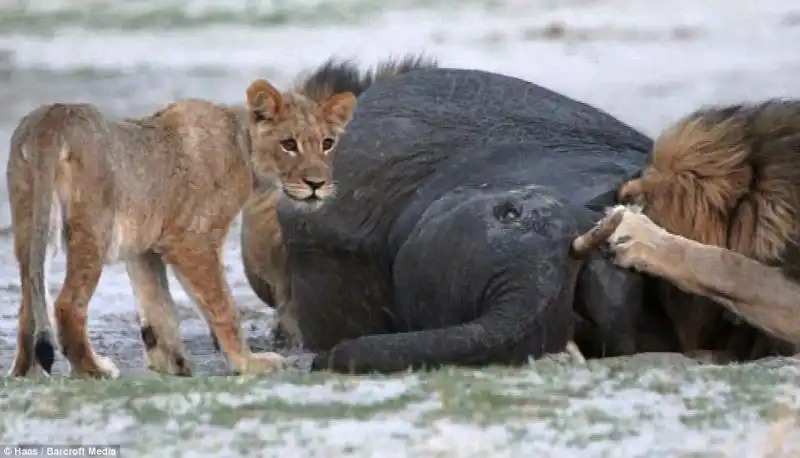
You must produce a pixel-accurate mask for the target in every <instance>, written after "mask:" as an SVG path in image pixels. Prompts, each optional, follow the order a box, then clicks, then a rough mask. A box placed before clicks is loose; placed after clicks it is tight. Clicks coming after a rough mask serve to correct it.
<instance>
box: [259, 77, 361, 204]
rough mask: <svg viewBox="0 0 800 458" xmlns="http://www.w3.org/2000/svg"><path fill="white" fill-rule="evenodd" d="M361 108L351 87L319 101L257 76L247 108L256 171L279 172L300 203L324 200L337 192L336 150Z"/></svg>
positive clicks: (283, 186) (282, 183)
mask: <svg viewBox="0 0 800 458" xmlns="http://www.w3.org/2000/svg"><path fill="white" fill-rule="evenodd" d="M355 107H356V97H355V96H354V95H353V94H352V93H349V92H346V93H342V94H336V95H333V96H332V97H330V98H329V99H327V100H325V101H324V102H322V103H317V102H314V101H313V100H310V99H309V98H307V97H305V96H303V95H301V94H296V93H286V94H281V93H280V92H279V91H278V90H277V89H275V88H274V87H273V86H272V85H270V84H269V83H267V82H266V81H264V80H256V81H254V82H253V83H252V84H251V85H250V87H249V88H248V89H247V108H248V111H249V124H250V136H251V139H252V165H253V168H254V169H255V172H256V173H257V174H258V175H269V176H273V177H276V178H277V181H278V182H279V184H280V187H281V189H283V192H284V193H285V194H286V195H287V196H288V197H289V198H291V199H292V200H294V201H295V202H298V203H305V204H311V205H314V206H317V205H319V204H320V203H322V201H323V200H324V199H326V198H328V197H330V196H332V195H334V193H335V191H336V184H335V183H334V181H333V156H334V150H335V149H336V144H337V143H338V140H339V136H340V135H341V134H342V133H344V130H345V127H346V126H347V123H349V122H350V120H351V119H352V116H353V111H354V110H355Z"/></svg>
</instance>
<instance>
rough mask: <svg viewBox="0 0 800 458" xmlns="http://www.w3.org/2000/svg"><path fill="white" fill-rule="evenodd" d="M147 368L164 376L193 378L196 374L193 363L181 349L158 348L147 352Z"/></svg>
mask: <svg viewBox="0 0 800 458" xmlns="http://www.w3.org/2000/svg"><path fill="white" fill-rule="evenodd" d="M146 357H147V368H148V369H150V370H151V371H153V372H157V373H159V374H163V375H177V376H180V377H191V376H192V374H193V373H194V368H193V367H192V366H193V365H192V363H191V361H189V359H188V358H186V357H185V356H184V354H183V352H182V351H180V350H179V349H169V348H161V347H159V346H156V347H154V348H152V349H151V350H148V351H146Z"/></svg>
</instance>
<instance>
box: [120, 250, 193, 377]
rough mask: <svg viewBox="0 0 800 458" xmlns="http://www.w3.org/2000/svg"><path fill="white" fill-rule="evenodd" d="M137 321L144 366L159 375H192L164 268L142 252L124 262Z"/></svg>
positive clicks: (148, 253) (151, 255) (157, 256)
mask: <svg viewBox="0 0 800 458" xmlns="http://www.w3.org/2000/svg"><path fill="white" fill-rule="evenodd" d="M125 268H126V270H127V272H128V277H129V278H130V281H131V286H132V288H133V294H134V296H136V299H137V300H138V302H139V314H140V315H139V321H140V327H141V334H142V342H143V343H144V347H145V352H146V354H147V362H148V367H149V368H150V369H151V370H154V371H156V372H159V373H162V374H170V375H183V376H191V375H192V365H191V364H190V363H189V360H188V359H187V358H186V350H185V349H184V347H183V343H182V342H181V337H180V328H179V324H180V323H179V322H178V316H177V313H176V311H175V303H174V301H173V299H172V295H171V294H170V292H169V283H168V282H167V267H166V265H165V264H164V261H163V260H162V259H161V257H160V256H159V255H157V254H156V253H153V252H151V251H149V252H146V253H144V254H142V255H140V256H138V257H136V258H133V259H131V260H128V261H127V262H126V263H125Z"/></svg>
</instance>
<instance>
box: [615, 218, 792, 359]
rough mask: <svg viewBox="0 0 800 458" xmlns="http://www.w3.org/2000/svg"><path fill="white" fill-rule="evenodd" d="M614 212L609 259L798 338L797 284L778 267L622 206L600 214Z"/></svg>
mask: <svg viewBox="0 0 800 458" xmlns="http://www.w3.org/2000/svg"><path fill="white" fill-rule="evenodd" d="M617 212H623V214H622V218H621V221H620V223H619V225H618V226H617V227H616V229H615V230H614V231H613V233H612V234H611V236H609V237H608V244H609V247H610V248H611V250H612V252H613V253H614V262H615V263H617V264H618V265H620V266H624V267H631V268H634V269H636V270H639V271H642V272H646V273H649V274H652V275H656V276H658V277H660V278H662V279H664V280H667V281H670V282H672V283H673V284H675V286H677V287H678V288H680V289H682V290H684V291H686V292H689V293H693V294H698V295H701V296H705V297H708V298H711V299H712V300H714V301H716V302H717V303H719V304H721V305H723V306H725V308H727V309H728V310H730V311H732V312H733V313H735V314H736V315H737V316H739V317H741V318H742V319H744V320H745V321H747V322H748V323H750V324H751V325H753V326H755V327H757V328H759V329H761V330H763V331H765V332H767V333H768V334H770V335H772V336H774V337H777V338H778V339H781V340H785V341H787V342H790V343H793V344H800V320H798V319H797V317H798V314H800V302H798V299H797V298H799V297H800V284H798V283H797V282H795V281H794V280H792V279H790V278H788V277H786V276H785V275H784V274H783V271H782V270H781V268H780V267H773V266H769V265H766V264H762V263H760V262H758V261H757V260H755V259H752V258H749V257H747V256H745V255H743V254H741V253H737V252H735V251H731V250H728V249H725V248H720V247H717V246H712V245H704V244H702V243H699V242H696V241H694V240H690V239H687V238H684V237H681V236H678V235H674V234H670V233H668V232H667V231H665V230H664V229H662V228H660V227H659V226H657V225H656V224H655V223H653V222H652V221H651V220H650V219H649V218H647V217H646V216H645V215H642V214H640V213H638V212H636V211H632V210H630V209H628V208H626V207H623V206H618V207H615V208H614V209H613V210H612V212H611V214H610V215H609V216H607V217H606V218H610V217H611V216H613V215H614V214H616V213H617Z"/></svg>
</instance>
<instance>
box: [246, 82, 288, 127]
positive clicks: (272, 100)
mask: <svg viewBox="0 0 800 458" xmlns="http://www.w3.org/2000/svg"><path fill="white" fill-rule="evenodd" d="M281 108H283V97H281V92H280V91H279V90H277V89H276V88H275V87H274V86H273V85H271V84H269V83H268V82H267V81H265V80H262V79H258V80H255V81H253V82H252V83H251V84H250V87H248V88H247V109H248V110H250V113H251V115H252V116H253V121H254V122H261V121H272V120H273V119H275V118H276V117H277V116H278V113H279V112H280V110H281Z"/></svg>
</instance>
